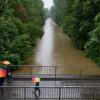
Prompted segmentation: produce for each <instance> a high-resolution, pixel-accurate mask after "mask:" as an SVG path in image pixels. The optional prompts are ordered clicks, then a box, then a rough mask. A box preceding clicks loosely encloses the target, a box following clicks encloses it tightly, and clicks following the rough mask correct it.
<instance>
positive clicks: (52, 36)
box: [29, 18, 99, 73]
mask: <svg viewBox="0 0 100 100" xmlns="http://www.w3.org/2000/svg"><path fill="white" fill-rule="evenodd" d="M29 64H32V65H41V66H65V67H68V68H70V67H73V68H74V69H75V68H76V69H77V68H78V67H80V68H81V69H82V68H83V69H84V72H85V71H87V70H88V72H87V73H97V70H98V68H96V67H97V66H96V64H95V63H94V62H93V61H92V60H91V59H89V58H87V57H86V56H85V53H84V52H83V51H81V50H78V49H76V48H75V47H74V45H73V43H72V41H71V39H70V38H69V36H68V35H66V34H65V33H63V32H62V29H61V28H60V27H59V26H58V25H56V24H55V22H54V21H53V20H52V19H51V18H48V19H47V20H46V22H45V25H44V35H43V37H42V39H40V40H39V41H38V42H37V47H36V52H35V55H34V56H33V57H32V60H31V61H30V63H29ZM90 69H91V70H92V71H91V70H90ZM95 70H96V71H95ZM98 73H99V72H98Z"/></svg>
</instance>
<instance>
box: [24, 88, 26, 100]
mask: <svg viewBox="0 0 100 100" xmlns="http://www.w3.org/2000/svg"><path fill="white" fill-rule="evenodd" d="M24 100H26V87H24Z"/></svg>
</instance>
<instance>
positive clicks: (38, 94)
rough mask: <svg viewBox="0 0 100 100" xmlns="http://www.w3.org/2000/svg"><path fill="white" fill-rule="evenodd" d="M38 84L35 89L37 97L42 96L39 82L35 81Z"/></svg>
mask: <svg viewBox="0 0 100 100" xmlns="http://www.w3.org/2000/svg"><path fill="white" fill-rule="evenodd" d="M35 84H36V85H35V86H36V87H35V89H34V95H35V96H36V97H39V96H40V88H39V82H36V83H35Z"/></svg>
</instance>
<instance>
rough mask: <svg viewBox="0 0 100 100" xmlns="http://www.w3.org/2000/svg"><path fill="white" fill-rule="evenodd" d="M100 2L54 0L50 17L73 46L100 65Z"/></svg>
mask: <svg viewBox="0 0 100 100" xmlns="http://www.w3.org/2000/svg"><path fill="white" fill-rule="evenodd" d="M99 12H100V0H54V6H53V7H52V8H51V16H52V18H53V19H54V20H55V22H56V23H57V24H59V25H60V26H62V27H63V30H64V32H65V33H67V34H68V35H69V36H70V37H71V39H72V41H73V43H74V44H75V46H76V47H77V48H79V49H82V50H84V48H85V51H86V53H87V55H88V56H89V57H91V58H92V59H94V61H96V62H97V63H98V64H100V13H99Z"/></svg>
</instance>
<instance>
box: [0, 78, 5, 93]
mask: <svg viewBox="0 0 100 100" xmlns="http://www.w3.org/2000/svg"><path fill="white" fill-rule="evenodd" d="M4 79H5V78H4V77H2V78H0V86H1V87H0V90H1V93H2V94H3V92H4V89H3V87H2V86H3V83H4Z"/></svg>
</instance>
